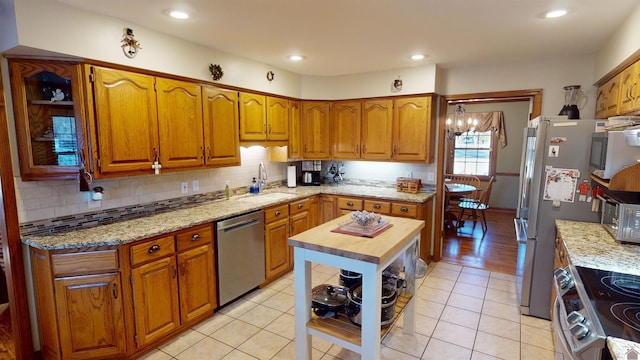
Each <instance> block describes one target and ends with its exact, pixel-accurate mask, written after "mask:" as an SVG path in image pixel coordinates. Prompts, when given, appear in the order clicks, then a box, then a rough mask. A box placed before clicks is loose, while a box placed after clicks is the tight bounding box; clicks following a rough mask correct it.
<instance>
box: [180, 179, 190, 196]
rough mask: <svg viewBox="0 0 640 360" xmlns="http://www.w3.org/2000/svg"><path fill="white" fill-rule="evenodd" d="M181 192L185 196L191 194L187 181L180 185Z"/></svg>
mask: <svg viewBox="0 0 640 360" xmlns="http://www.w3.org/2000/svg"><path fill="white" fill-rule="evenodd" d="M180 192H182V193H183V194H186V193H188V192H189V183H188V182H186V181H183V182H181V183H180Z"/></svg>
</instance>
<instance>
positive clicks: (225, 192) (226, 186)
mask: <svg viewBox="0 0 640 360" xmlns="http://www.w3.org/2000/svg"><path fill="white" fill-rule="evenodd" d="M230 196H231V190H230V189H229V180H227V184H226V185H225V186H224V198H225V199H227V200H229V197H230Z"/></svg>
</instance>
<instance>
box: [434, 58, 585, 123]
mask: <svg viewBox="0 0 640 360" xmlns="http://www.w3.org/2000/svg"><path fill="white" fill-rule="evenodd" d="M593 66H594V59H593V57H592V56H580V57H573V58H571V57H569V58H556V59H548V60H541V61H530V62H518V63H503V64H493V65H486V66H477V67H473V68H469V67H467V68H458V69H444V70H443V71H442V72H443V76H442V82H441V84H439V86H441V88H440V89H439V94H468V93H482V92H493V91H507V90H523V89H542V90H543V96H542V114H544V115H557V114H558V113H559V112H560V110H561V109H562V105H564V90H563V89H562V87H563V86H566V85H581V86H582V89H584V91H585V93H586V95H587V97H588V102H587V104H586V105H585V106H584V108H582V109H581V110H580V117H581V118H583V119H591V118H593V117H594V116H595V97H596V90H597V89H596V87H595V86H593V83H594V82H595V80H594V79H593V78H592V76H593V75H592V74H593Z"/></svg>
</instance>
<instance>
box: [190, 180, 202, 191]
mask: <svg viewBox="0 0 640 360" xmlns="http://www.w3.org/2000/svg"><path fill="white" fill-rule="evenodd" d="M191 189H192V190H193V191H198V190H200V182H199V181H198V180H193V181H192V182H191Z"/></svg>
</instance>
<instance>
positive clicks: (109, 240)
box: [21, 185, 435, 250]
mask: <svg viewBox="0 0 640 360" xmlns="http://www.w3.org/2000/svg"><path fill="white" fill-rule="evenodd" d="M317 194H331V195H344V196H362V197H372V198H378V199H381V200H395V201H406V202H416V203H422V202H425V201H427V200H429V199H430V198H432V197H433V196H434V195H435V193H434V192H420V193H417V194H411V193H401V192H397V191H396V190H395V189H394V188H383V187H376V186H359V185H340V186H330V185H323V186H299V187H296V188H287V187H279V188H274V189H269V190H266V191H264V192H262V193H260V194H258V195H249V194H247V195H240V196H233V197H231V199H230V200H229V201H226V200H218V201H210V202H206V203H202V204H198V205H195V206H192V207H188V208H183V209H177V210H173V211H168V212H163V213H158V214H154V215H150V216H145V217H141V218H137V219H131V220H125V221H120V222H115V223H112V224H106V225H99V226H95V227H91V228H86V229H79V230H74V231H69V232H60V233H52V234H47V235H33V236H23V237H22V239H21V240H22V242H23V243H25V244H27V245H29V246H33V247H35V248H39V249H44V250H56V249H70V248H83V247H95V246H108V245H121V244H125V243H129V242H133V241H137V240H142V239H147V238H150V237H153V236H157V235H162V234H165V233H169V232H173V231H178V230H182V229H186V228H189V227H192V226H196V225H201V224H205V223H209V222H213V221H218V220H222V219H225V218H229V217H232V216H236V215H241V214H244V213H247V212H251V211H255V210H259V209H264V208H267V207H269V206H273V205H277V204H283V203H288V202H291V201H295V200H298V199H303V198H305V197H308V196H312V195H317Z"/></svg>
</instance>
